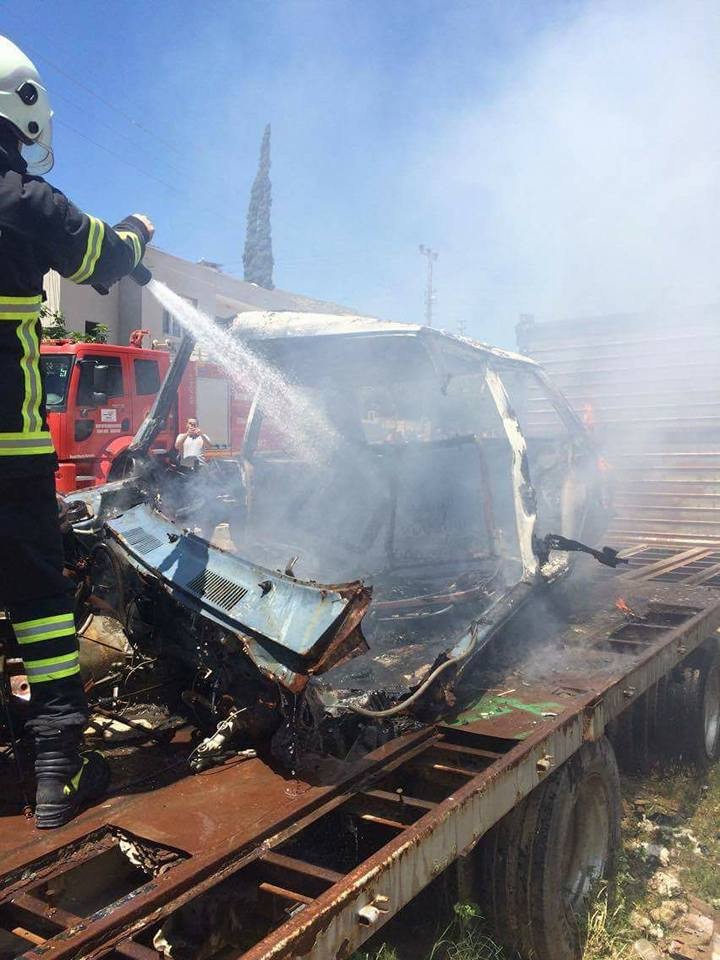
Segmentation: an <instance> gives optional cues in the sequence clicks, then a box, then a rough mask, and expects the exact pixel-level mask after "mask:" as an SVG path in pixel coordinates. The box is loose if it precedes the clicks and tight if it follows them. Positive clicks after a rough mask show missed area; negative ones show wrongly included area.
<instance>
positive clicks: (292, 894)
mask: <svg viewBox="0 0 720 960" xmlns="http://www.w3.org/2000/svg"><path fill="white" fill-rule="evenodd" d="M258 890H261V891H262V892H263V893H268V894H270V896H271V897H279V898H280V899H281V900H289V901H290V903H304V904H305V906H307V905H308V904H309V903H312V902H313V898H312V897H306V896H305V895H304V894H303V893H296V891H294V890H286V889H285V887H278V886H277V885H276V884H274V883H267V882H263V883H261V884H259V886H258Z"/></svg>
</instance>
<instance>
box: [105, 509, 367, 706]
mask: <svg viewBox="0 0 720 960" xmlns="http://www.w3.org/2000/svg"><path fill="white" fill-rule="evenodd" d="M105 531H106V533H107V534H108V536H109V538H110V539H111V540H113V541H115V543H116V544H118V545H119V546H120V547H121V549H122V550H123V552H124V554H125V556H126V558H127V561H128V563H129V564H130V565H131V566H132V567H134V568H135V569H136V570H137V571H138V572H139V573H140V574H141V575H144V576H145V577H147V576H148V575H149V576H152V577H153V578H156V579H157V581H159V583H160V584H162V587H163V588H164V589H165V590H167V591H168V593H169V594H170V595H171V596H173V597H174V598H175V599H176V600H177V601H178V602H180V603H182V604H183V605H184V606H186V607H188V608H190V609H192V610H195V611H197V612H198V613H200V614H202V615H203V616H204V617H207V618H209V619H211V620H214V621H215V622H216V623H218V624H219V625H220V626H222V627H224V628H225V629H226V630H230V631H232V632H233V633H235V635H236V636H237V637H238V639H239V640H240V642H241V644H242V646H243V649H244V651H245V652H246V653H247V655H248V657H250V659H251V660H252V661H253V662H254V663H255V665H256V666H257V667H258V669H259V670H260V671H261V673H263V674H265V675H266V676H269V677H271V678H272V679H275V680H278V681H279V682H280V683H281V684H282V685H283V686H284V687H286V688H287V689H288V690H291V691H293V692H296V693H297V692H299V691H300V690H301V689H302V688H303V687H304V686H305V684H306V682H307V679H308V677H309V676H311V675H313V674H318V673H323V672H324V671H325V670H327V669H329V668H330V667H333V666H336V665H338V664H339V663H341V662H343V661H344V660H346V659H347V658H348V657H350V656H355V655H357V654H358V653H363V652H365V651H366V650H367V645H366V643H365V639H364V637H363V635H362V631H361V629H360V621H361V620H362V617H363V616H364V614H365V612H366V610H367V608H368V606H369V604H370V595H371V594H370V590H369V589H367V588H366V587H365V586H364V585H363V584H362V583H361V582H360V581H355V582H352V583H344V584H333V585H326V584H318V583H313V582H305V581H301V580H297V579H295V578H293V577H290V576H287V575H285V574H281V573H279V572H277V571H272V570H268V569H267V568H264V567H261V566H258V565H256V564H254V563H251V562H249V561H247V560H243V559H241V558H240V557H237V556H234V555H231V554H229V553H226V552H225V551H224V550H222V549H220V548H218V547H214V546H212V545H210V544H209V543H208V542H207V541H205V540H203V539H202V538H200V537H198V536H195V535H194V534H193V533H191V532H189V531H181V530H180V529H179V528H178V527H177V526H176V525H175V524H174V523H172V521H170V520H169V519H167V518H166V517H164V516H163V515H162V514H160V513H158V512H156V511H155V510H153V509H152V508H151V507H150V506H148V505H147V504H145V503H141V504H138V505H137V506H135V507H132V508H131V509H129V510H127V511H126V512H125V513H123V514H121V515H120V516H118V517H116V518H114V519H111V520H107V521H106V522H105Z"/></svg>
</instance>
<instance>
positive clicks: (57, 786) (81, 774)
mask: <svg viewBox="0 0 720 960" xmlns="http://www.w3.org/2000/svg"><path fill="white" fill-rule="evenodd" d="M35 776H36V779H37V793H36V801H35V825H36V826H37V827H38V828H39V829H41V830H46V829H49V828H52V827H61V826H62V825H63V824H64V823H67V822H68V820H72V818H73V817H74V816H75V815H76V814H77V812H78V811H79V810H80V807H81V806H82V805H83V804H84V803H87V802H88V801H90V800H97V799H98V798H99V797H101V796H102V795H103V794H104V793H105V791H106V790H107V788H108V785H109V783H110V768H109V766H108V764H107V761H106V760H105V758H104V757H103V755H102V754H101V753H97V752H96V751H91V752H88V753H83V754H81V753H80V752H79V749H78V741H77V739H76V738H75V737H55V738H53V739H50V740H44V741H43V742H42V743H38V744H37V748H36V755H35Z"/></svg>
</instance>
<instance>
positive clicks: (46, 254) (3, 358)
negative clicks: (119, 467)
mask: <svg viewBox="0 0 720 960" xmlns="http://www.w3.org/2000/svg"><path fill="white" fill-rule="evenodd" d="M146 241H147V233H146V231H145V227H144V226H143V224H142V223H140V221H138V220H136V219H135V218H134V217H128V218H127V219H126V220H123V221H122V222H121V223H119V224H118V225H117V226H116V227H109V226H108V225H107V224H106V223H104V222H103V221H102V220H98V219H97V217H93V216H89V215H88V214H86V213H83V212H82V211H81V210H79V209H78V208H77V207H76V206H75V205H74V204H72V203H71V202H70V201H69V200H68V199H67V197H66V196H65V195H64V194H63V193H61V192H60V191H59V190H56V189H55V188H54V187H51V186H50V184H49V183H47V182H46V181H45V180H43V179H42V177H33V176H30V175H29V174H28V173H27V167H26V164H25V161H24V160H23V159H22V157H21V156H20V153H19V150H18V145H17V143H16V142H15V140H14V138H13V137H12V135H11V134H10V133H9V132H8V130H7V129H6V128H2V127H0V477H11V476H23V475H32V474H38V473H47V472H49V471H52V470H54V469H55V468H56V466H57V463H56V459H55V454H54V451H53V445H52V441H51V439H50V434H49V432H48V428H47V418H46V412H45V395H44V388H43V383H42V376H41V370H40V337H41V332H42V330H41V325H40V308H41V306H42V300H43V277H44V276H45V274H46V273H47V272H48V270H50V269H54V270H57V272H58V273H59V274H61V276H63V277H66V278H67V279H69V280H72V281H73V283H80V284H97V285H98V286H100V287H104V288H105V289H108V288H109V287H110V286H112V284H113V283H115V282H116V281H117V280H119V279H120V277H123V276H125V275H126V274H128V273H130V272H131V271H132V270H134V268H135V267H136V266H137V264H138V263H139V262H140V260H141V259H142V256H143V254H144V252H145V243H146Z"/></svg>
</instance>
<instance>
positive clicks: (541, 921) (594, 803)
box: [477, 737, 620, 960]
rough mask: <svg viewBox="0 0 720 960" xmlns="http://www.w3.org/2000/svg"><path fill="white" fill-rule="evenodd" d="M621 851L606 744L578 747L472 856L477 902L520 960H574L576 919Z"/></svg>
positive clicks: (614, 775) (616, 789)
mask: <svg viewBox="0 0 720 960" xmlns="http://www.w3.org/2000/svg"><path fill="white" fill-rule="evenodd" d="M619 846H620V781H619V776H618V769H617V763H616V762H615V755H614V753H613V749H612V747H611V745H610V742H609V741H608V740H607V739H606V738H605V737H603V738H601V739H600V740H598V741H597V742H595V743H587V744H585V745H584V746H583V747H582V748H581V749H580V750H579V751H578V753H576V754H575V756H573V757H571V758H570V759H569V760H568V761H567V763H565V764H564V765H563V766H562V767H561V768H560V769H559V770H558V771H557V772H556V773H555V774H553V776H551V777H550V778H549V779H548V780H547V781H546V782H545V783H544V784H542V785H541V786H540V787H538V788H537V789H535V790H534V791H533V792H532V793H531V794H530V796H529V797H528V798H527V799H526V800H524V801H523V802H522V803H521V804H520V805H519V806H518V807H516V808H515V810H513V811H512V813H510V814H508V816H507V817H505V818H504V819H503V820H502V821H501V822H500V823H499V824H498V825H497V826H496V827H495V828H494V829H493V830H492V831H491V833H490V834H489V835H488V837H487V838H486V840H485V841H483V843H482V845H481V848H480V850H479V852H478V865H479V870H478V875H477V876H478V880H479V887H480V889H479V896H480V901H481V903H482V904H483V906H484V908H485V913H486V914H487V916H488V918H489V919H490V920H491V921H492V922H493V924H494V926H495V928H496V931H497V935H498V937H499V939H500V940H502V941H504V943H505V944H506V945H507V946H508V947H510V949H512V950H515V951H517V952H518V953H519V954H520V955H521V956H522V957H523V958H526V960H530V958H532V960H579V958H580V957H581V956H582V948H583V934H582V926H583V925H582V918H583V912H584V910H585V907H586V905H587V901H588V897H589V895H590V893H591V892H592V890H593V889H594V887H595V885H596V883H597V882H598V881H599V880H601V879H606V880H608V881H612V877H613V874H614V872H615V866H616V858H617V852H618V849H619Z"/></svg>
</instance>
